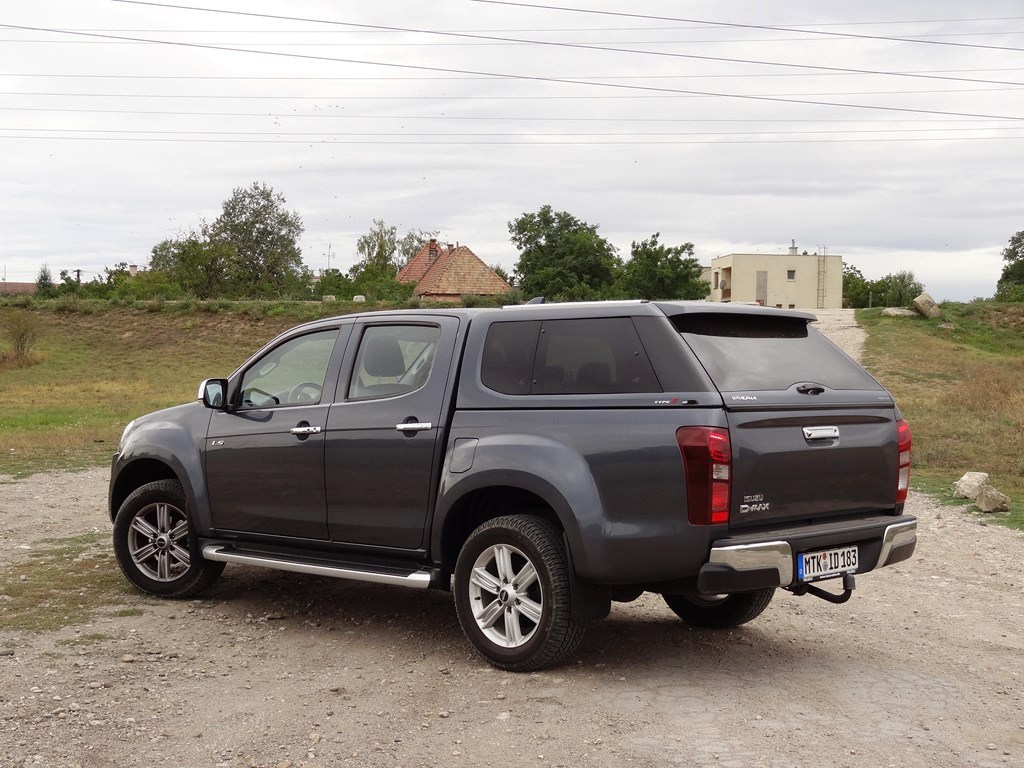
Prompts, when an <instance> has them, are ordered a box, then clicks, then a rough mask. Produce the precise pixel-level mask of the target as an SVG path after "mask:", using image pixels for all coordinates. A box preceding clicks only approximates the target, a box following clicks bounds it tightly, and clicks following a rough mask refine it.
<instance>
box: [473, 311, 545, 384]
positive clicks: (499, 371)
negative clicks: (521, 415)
mask: <svg viewBox="0 0 1024 768" xmlns="http://www.w3.org/2000/svg"><path fill="white" fill-rule="evenodd" d="M539 334H540V321H539V320H530V321H527V322H512V323H492V324H491V327H490V328H488V329H487V339H486V340H485V341H484V353H483V359H482V360H481V363H480V379H481V381H483V384H484V386H485V387H488V388H489V389H493V390H494V391H495V392H504V393H505V394H506V395H528V394H530V379H531V373H532V371H533V358H534V354H535V353H536V352H537V336H538V335H539Z"/></svg>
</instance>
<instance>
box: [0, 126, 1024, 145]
mask: <svg viewBox="0 0 1024 768" xmlns="http://www.w3.org/2000/svg"><path fill="white" fill-rule="evenodd" d="M996 130H998V131H1024V126H1017V125H1014V126H1005V127H999V128H993V127H988V128H840V129H834V128H831V129H815V128H803V129H800V130H795V131H779V130H764V131H644V132H637V131H617V132H610V131H596V132H580V131H555V132H552V131H514V132H508V131H498V132H484V131H473V132H468V133H467V132H456V131H185V130H171V129H147V128H134V129H133V128H47V127H44V126H30V127H27V128H26V127H13V128H7V127H0V131H8V132H9V131H18V132H20V133H31V132H39V133H45V134H67V133H78V134H94V133H98V134H124V135H140V134H144V135H154V136H172V135H173V136H307V137H318V136H330V137H339V136H343V137H347V138H378V137H396V138H407V139H411V138H463V137H483V138H499V137H500V138H522V139H534V138H597V137H604V138H611V137H618V138H635V137H658V136H787V135H790V136H816V135H828V134H836V135H838V134H851V133H856V134H861V133H952V132H956V133H965V132H974V133H977V132H982V131H996ZM83 138H88V137H87V136H83ZM942 138H946V137H942ZM950 138H951V137H950ZM979 138H993V139H998V138H1017V137H1015V136H983V137H979ZM930 140H934V139H930ZM939 140H941V138H940V139H939ZM385 143H386V142H385Z"/></svg>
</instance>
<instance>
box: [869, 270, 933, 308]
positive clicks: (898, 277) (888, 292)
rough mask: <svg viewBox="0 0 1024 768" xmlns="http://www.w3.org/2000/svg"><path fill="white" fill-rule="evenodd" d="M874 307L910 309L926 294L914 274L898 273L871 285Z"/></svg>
mask: <svg viewBox="0 0 1024 768" xmlns="http://www.w3.org/2000/svg"><path fill="white" fill-rule="evenodd" d="M871 291H872V292H873V293H874V301H873V303H874V305H875V306H878V307H909V306H910V305H911V303H913V301H914V299H915V298H917V297H918V296H920V295H921V294H922V293H924V286H923V285H922V284H921V283H919V282H918V281H917V279H916V278H915V277H914V273H913V272H896V273H895V274H889V275H886V276H885V277H883V278H882V279H881V280H875V281H874V282H873V283H871Z"/></svg>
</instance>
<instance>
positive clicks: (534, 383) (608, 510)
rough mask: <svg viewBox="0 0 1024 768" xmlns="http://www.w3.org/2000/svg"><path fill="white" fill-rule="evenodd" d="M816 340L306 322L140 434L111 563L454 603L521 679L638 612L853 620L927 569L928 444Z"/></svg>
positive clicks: (679, 309)
mask: <svg viewBox="0 0 1024 768" xmlns="http://www.w3.org/2000/svg"><path fill="white" fill-rule="evenodd" d="M813 320H814V316H813V315H810V314H805V313H801V312H793V311H782V310H775V309H765V308H761V307H752V306H734V305H727V304H710V303H686V302H609V303H579V304H562V305H556V304H546V305H545V304H531V305H525V306H516V307H505V308H502V309H451V310H433V311H428V310H424V311H395V312H379V313H366V314H358V315H351V316H345V317H336V318H331V319H326V320H318V321H316V322H312V323H308V324H306V325H302V326H299V327H297V328H294V329H292V330H290V331H287V332H286V333H283V334H281V335H280V336H278V337H277V338H276V339H274V340H273V341H271V342H270V343H269V344H267V345H266V346H265V347H264V348H263V349H261V350H260V351H259V352H257V353H256V354H255V355H254V356H252V357H251V358H250V359H249V360H248V361H246V362H245V364H243V365H242V366H241V367H240V368H239V369H238V370H237V371H235V372H234V373H233V374H232V375H231V376H229V377H228V378H226V379H209V380H207V381H204V382H203V383H202V384H201V385H200V388H199V397H198V401H197V402H193V403H189V404H186V405H181V406H177V407H174V408H169V409H167V410H163V411H158V412H156V413H152V414H149V415H147V416H142V417H140V418H138V419H136V420H135V421H133V422H131V423H130V424H129V425H128V426H127V427H126V428H125V430H124V435H123V437H122V438H121V443H120V446H119V448H118V452H117V454H116V455H115V456H114V459H113V466H112V471H111V479H110V495H109V510H110V515H111V519H112V521H113V529H114V549H115V552H116V554H117V559H118V562H119V564H120V567H121V569H122V570H123V572H124V574H125V576H126V577H127V578H128V579H129V580H130V581H131V582H132V583H133V584H134V585H135V586H136V587H138V588H139V589H141V590H143V591H145V592H148V593H151V594H154V595H160V596H164V597H188V596H192V595H195V594H198V593H199V592H200V591H201V590H203V589H205V588H206V587H208V586H209V585H210V584H211V583H212V582H213V581H214V580H215V579H216V578H217V577H218V576H219V575H220V573H221V571H222V570H223V569H224V565H225V563H245V564H250V565H257V566H265V567H269V568H279V569H283V570H287V571H297V572H301V573H308V574H318V575H321V576H334V577H340V578H346V579H359V580H363V581H371V582H377V583H382V584H390V585H404V586H409V587H421V588H427V587H432V588H437V589H445V590H452V591H454V596H455V605H456V608H457V612H458V616H459V621H460V623H461V625H462V628H463V630H464V631H465V633H466V636H467V637H468V638H469V640H470V642H472V644H473V645H474V646H475V647H476V648H477V650H478V651H479V652H480V653H481V654H482V655H483V656H484V657H485V658H486V659H487V660H488V661H489V662H490V663H491V664H493V665H495V666H497V667H500V668H503V669H508V670H513V671H528V670H536V669H541V668H544V667H547V666H551V665H553V664H556V663H558V662H560V661H561V660H563V659H564V658H565V657H566V656H567V655H568V654H570V653H572V652H573V650H574V649H575V648H576V646H577V644H578V643H579V641H580V639H581V637H582V634H583V628H584V626H585V623H586V622H588V621H591V620H594V619H599V618H602V617H604V616H606V615H607V614H608V611H609V609H610V605H611V602H612V601H613V600H616V601H629V600H633V599H635V598H637V597H638V596H640V595H641V594H642V593H643V592H656V593H659V594H661V595H663V596H664V599H665V602H666V603H667V604H668V607H669V608H670V609H671V610H672V611H674V612H675V613H676V614H677V615H678V616H679V617H680V618H682V619H683V620H684V621H687V622H689V623H691V624H695V625H698V626H704V627H732V626H736V625H739V624H742V623H744V622H747V621H750V620H751V619H753V618H754V617H756V616H757V615H759V614H760V613H761V612H762V611H763V610H764V609H765V608H766V607H767V605H768V603H769V602H770V601H771V599H772V596H773V594H774V592H775V590H776V589H779V588H782V589H787V590H789V591H791V592H793V593H796V594H798V595H802V594H811V595H816V596H818V597H822V598H824V599H828V600H831V601H833V602H842V601H844V600H846V599H848V598H849V596H850V594H851V591H852V590H853V588H854V574H858V573H865V572H867V571H871V570H873V569H875V568H880V567H882V566H886V565H891V564H893V563H896V562H899V561H901V560H905V559H907V558H908V557H910V556H911V554H912V553H913V551H914V547H915V545H916V542H917V537H916V529H917V522H916V519H915V518H914V517H912V516H909V515H905V514H903V507H904V502H905V500H906V494H907V484H908V479H909V471H910V449H911V439H910V430H909V428H908V427H907V424H906V422H905V421H903V419H902V418H901V416H900V413H899V410H898V409H897V407H896V405H895V403H894V402H893V399H892V397H891V395H890V394H889V393H888V392H887V391H886V390H885V389H884V388H883V387H882V386H881V385H880V384H879V383H878V382H877V381H875V380H874V379H873V378H872V377H871V376H870V375H869V374H868V373H867V372H866V371H864V369H863V368H861V367H860V366H859V365H857V363H855V362H854V361H853V360H851V359H850V358H849V357H847V356H846V355H845V354H844V353H843V352H841V351H840V350H839V349H838V348H836V347H835V346H834V345H833V344H832V343H831V342H829V341H828V340H827V339H826V338H824V337H823V336H822V335H821V334H820V333H819V332H818V331H817V330H815V329H814V328H813V327H812V326H811V325H810V323H811V322H812V321H813ZM826 580H835V581H836V582H838V583H839V584H841V591H840V592H838V593H837V592H835V591H830V590H826V589H824V588H822V586H821V584H820V582H822V581H826Z"/></svg>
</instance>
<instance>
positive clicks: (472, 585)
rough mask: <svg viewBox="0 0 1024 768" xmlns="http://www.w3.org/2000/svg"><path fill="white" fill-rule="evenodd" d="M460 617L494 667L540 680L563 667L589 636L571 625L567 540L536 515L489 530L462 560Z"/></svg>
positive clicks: (485, 527)
mask: <svg viewBox="0 0 1024 768" xmlns="http://www.w3.org/2000/svg"><path fill="white" fill-rule="evenodd" d="M531 569H532V571H531ZM534 573H535V577H534ZM519 577H523V578H524V579H525V583H523V582H519V581H517V579H518V578H519ZM455 609H456V611H457V612H458V615H459V623H460V624H461V625H462V630H463V632H465V633H466V637H468V638H469V641H470V642H471V643H472V644H473V645H474V646H475V647H476V649H477V650H478V651H479V652H480V654H481V655H482V656H483V657H484V658H485V659H487V661H488V662H490V663H491V664H492V665H494V666H495V667H498V668H499V669H506V670H509V671H510V672H533V671H535V670H538V669H544V668H546V667H551V666H554V665H555V664H558V663H559V662H560V661H562V660H563V659H564V658H565V657H566V656H568V655H569V654H571V653H572V652H573V651H574V650H576V647H577V646H578V645H579V643H580V640H582V639H583V631H584V628H585V625H584V624H583V623H582V622H578V621H573V619H572V611H571V603H570V592H569V565H568V559H567V558H566V554H565V544H564V542H563V541H562V532H561V531H560V530H559V529H558V527H557V526H555V525H553V524H552V523H550V522H548V521H547V520H545V519H543V518H540V517H534V516H532V515H509V516H506V517H498V518H495V519H493V520H488V521H487V522H486V523H484V524H482V525H481V526H480V527H479V528H477V529H476V530H475V531H473V533H472V534H471V535H470V537H469V539H467V541H466V543H465V544H464V545H463V547H462V551H461V552H459V559H458V562H457V563H456V566H455Z"/></svg>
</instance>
